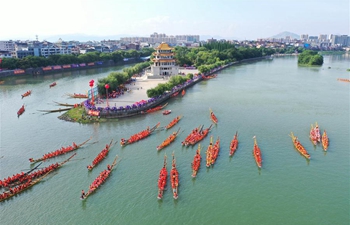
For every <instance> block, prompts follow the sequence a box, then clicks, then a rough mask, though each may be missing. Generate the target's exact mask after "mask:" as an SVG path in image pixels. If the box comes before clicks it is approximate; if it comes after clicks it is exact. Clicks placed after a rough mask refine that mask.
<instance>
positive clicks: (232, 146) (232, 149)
mask: <svg viewBox="0 0 350 225" xmlns="http://www.w3.org/2000/svg"><path fill="white" fill-rule="evenodd" d="M237 147H238V134H237V131H236V134H235V135H234V136H233V139H232V141H231V143H230V156H233V154H234V153H235V152H236V150H237Z"/></svg>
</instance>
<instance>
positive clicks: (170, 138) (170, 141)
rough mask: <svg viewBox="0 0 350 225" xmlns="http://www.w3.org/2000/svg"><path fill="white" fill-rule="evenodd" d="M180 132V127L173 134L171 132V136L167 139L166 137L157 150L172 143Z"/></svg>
mask: <svg viewBox="0 0 350 225" xmlns="http://www.w3.org/2000/svg"><path fill="white" fill-rule="evenodd" d="M179 132H180V128H179V129H178V130H177V132H173V133H172V134H170V135H169V137H167V139H165V140H164V141H163V142H162V143H161V144H160V145H158V146H157V151H160V150H162V149H163V148H165V147H166V146H168V145H170V143H172V142H173V141H175V138H176V137H177V135H178V134H179Z"/></svg>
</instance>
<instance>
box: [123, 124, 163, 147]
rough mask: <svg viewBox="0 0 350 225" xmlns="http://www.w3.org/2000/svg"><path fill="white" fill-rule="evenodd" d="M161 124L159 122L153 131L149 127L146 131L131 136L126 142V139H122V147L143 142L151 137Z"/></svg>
mask: <svg viewBox="0 0 350 225" xmlns="http://www.w3.org/2000/svg"><path fill="white" fill-rule="evenodd" d="M159 125H160V123H159V122H158V123H157V124H156V125H155V126H154V127H152V128H151V129H150V128H149V127H147V129H146V130H143V131H140V132H139V133H137V134H134V135H131V137H130V138H129V139H127V140H125V139H124V138H122V139H121V140H120V145H121V146H125V145H128V144H132V143H135V142H137V141H139V140H142V139H144V138H146V137H148V136H150V135H151V134H152V133H153V132H154V131H155V130H156V129H157V128H158V127H159Z"/></svg>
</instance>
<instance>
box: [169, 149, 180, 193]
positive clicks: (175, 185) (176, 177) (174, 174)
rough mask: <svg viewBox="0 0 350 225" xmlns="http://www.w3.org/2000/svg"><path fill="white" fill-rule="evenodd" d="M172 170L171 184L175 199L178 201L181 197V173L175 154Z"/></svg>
mask: <svg viewBox="0 0 350 225" xmlns="http://www.w3.org/2000/svg"><path fill="white" fill-rule="evenodd" d="M171 165H172V168H171V170H170V181H171V182H170V183H171V188H172V190H173V198H174V199H177V198H178V197H179V192H178V188H179V171H178V170H177V169H176V161H175V156H174V153H173V160H172V163H171Z"/></svg>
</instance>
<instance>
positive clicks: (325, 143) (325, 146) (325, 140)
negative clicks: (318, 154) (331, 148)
mask: <svg viewBox="0 0 350 225" xmlns="http://www.w3.org/2000/svg"><path fill="white" fill-rule="evenodd" d="M328 145H329V140H328V135H327V132H326V130H324V131H323V134H322V147H323V150H325V151H327V149H328Z"/></svg>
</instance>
